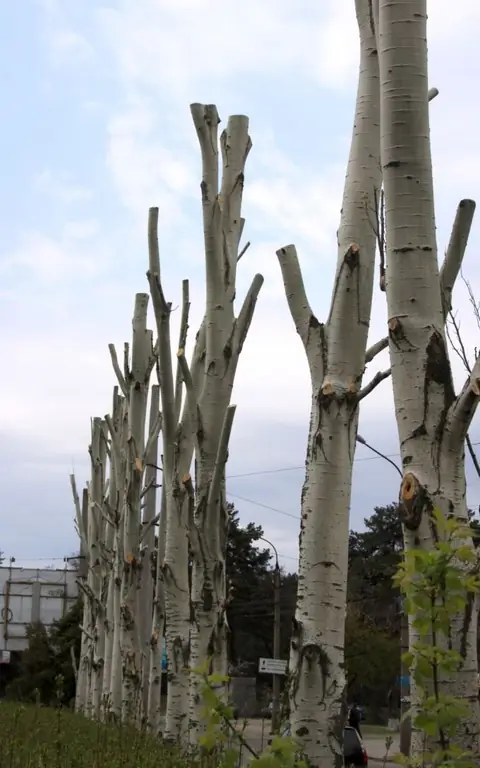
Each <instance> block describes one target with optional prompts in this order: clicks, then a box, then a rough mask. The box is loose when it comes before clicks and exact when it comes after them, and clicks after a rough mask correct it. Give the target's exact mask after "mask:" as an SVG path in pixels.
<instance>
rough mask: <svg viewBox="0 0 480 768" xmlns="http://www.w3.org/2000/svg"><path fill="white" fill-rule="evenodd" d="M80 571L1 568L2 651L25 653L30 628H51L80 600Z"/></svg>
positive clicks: (0, 641) (0, 615) (0, 635)
mask: <svg viewBox="0 0 480 768" xmlns="http://www.w3.org/2000/svg"><path fill="white" fill-rule="evenodd" d="M77 578H78V571H74V570H68V569H66V568H65V569H63V570H50V569H48V568H46V569H43V568H16V567H12V566H8V565H7V566H0V621H1V629H0V651H24V650H25V649H26V648H27V638H26V627H27V625H28V624H31V623H32V622H35V621H41V622H42V624H44V625H45V626H46V627H49V626H50V625H51V624H52V623H53V621H55V620H58V619H61V618H62V616H64V615H65V613H66V612H67V611H68V610H69V608H71V606H72V604H73V603H74V602H75V600H76V599H77V597H78V586H77V583H76V579H77Z"/></svg>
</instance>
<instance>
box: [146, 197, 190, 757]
mask: <svg viewBox="0 0 480 768" xmlns="http://www.w3.org/2000/svg"><path fill="white" fill-rule="evenodd" d="M148 244H149V270H148V272H147V277H148V281H149V285H150V293H151V296H152V303H153V308H154V311H155V320H156V324H157V335H158V361H159V382H160V396H161V402H162V416H163V420H162V440H163V472H162V489H163V493H164V499H165V503H164V509H163V512H164V513H165V553H164V557H163V560H162V561H160V563H159V566H158V567H161V569H162V576H161V578H160V582H161V585H162V586H161V589H162V587H163V594H164V599H165V612H166V635H165V640H166V647H167V659H168V670H167V680H168V694H167V712H166V719H165V729H164V736H165V738H166V739H167V740H170V741H173V742H177V743H181V744H186V743H187V742H188V722H187V712H188V680H189V676H188V666H189V660H190V624H189V622H190V585H189V578H188V563H189V539H188V517H187V513H188V508H187V506H186V504H185V503H184V502H185V493H184V490H183V487H182V482H181V478H182V476H183V475H184V474H185V473H187V472H188V471H189V469H190V464H191V461H192V453H193V445H192V436H191V429H190V428H189V425H188V420H187V422H186V423H185V420H182V422H181V423H179V410H180V407H181V395H179V394H178V390H179V389H180V386H181V381H180V380H179V375H177V383H178V382H179V381H180V383H179V384H178V386H177V387H175V386H174V379H173V368H172V351H171V340H170V312H171V304H170V303H168V302H167V301H166V299H165V296H164V293H163V287H162V282H161V273H160V255H159V247H158V208H151V209H150V211H149V219H148ZM189 306H190V303H189V297H188V282H187V281H184V283H183V310H182V322H181V330H180V335H181V337H182V334H183V337H184V338H186V333H187V327H188V310H189ZM180 392H181V390H180ZM161 546H163V542H162V541H161V540H160V538H159V549H158V553H157V555H158V556H161V552H160V547H161ZM158 584H159V580H157V585H158ZM161 596H162V593H161V592H160V598H161ZM157 609H158V611H157V614H156V618H157V619H159V621H160V619H161V615H159V611H160V610H161V603H158V604H157ZM155 632H156V630H155ZM159 640H160V642H161V638H159V637H158V636H156V643H158V641H159ZM153 652H154V659H153V660H152V663H153V664H154V666H156V668H157V669H158V648H156V647H155V648H153ZM160 654H161V650H160ZM160 663H161V660H160ZM157 674H158V673H157ZM151 706H152V708H155V704H154V702H153V699H152V700H151ZM154 722H155V723H157V722H158V713H156V714H154ZM154 727H156V726H154Z"/></svg>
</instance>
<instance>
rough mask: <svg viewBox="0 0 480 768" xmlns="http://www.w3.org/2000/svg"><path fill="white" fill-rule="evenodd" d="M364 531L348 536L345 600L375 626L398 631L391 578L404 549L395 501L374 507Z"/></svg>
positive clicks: (397, 603)
mask: <svg viewBox="0 0 480 768" xmlns="http://www.w3.org/2000/svg"><path fill="white" fill-rule="evenodd" d="M364 525H365V531H362V532H356V531H351V532H350V537H349V572H348V602H349V604H350V605H354V606H356V608H357V609H358V610H359V611H361V612H362V613H363V614H364V615H367V616H368V617H369V619H370V620H371V621H373V622H374V623H375V625H376V626H378V627H381V628H385V627H388V628H389V630H390V631H394V632H399V629H400V628H399V622H398V615H399V596H400V593H399V591H398V590H397V589H396V588H394V586H393V584H392V578H393V575H394V573H395V572H396V570H397V567H398V565H399V563H400V559H401V556H402V552H403V532H402V525H401V522H400V517H399V514H398V505H397V504H387V505H386V506H384V507H375V508H374V512H373V515H371V517H368V518H365V520H364Z"/></svg>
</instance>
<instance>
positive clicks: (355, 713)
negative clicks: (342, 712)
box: [348, 702, 362, 738]
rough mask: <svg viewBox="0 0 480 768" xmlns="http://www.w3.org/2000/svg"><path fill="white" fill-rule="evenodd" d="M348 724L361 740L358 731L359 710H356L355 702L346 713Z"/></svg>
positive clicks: (359, 731) (360, 733)
mask: <svg viewBox="0 0 480 768" xmlns="http://www.w3.org/2000/svg"><path fill="white" fill-rule="evenodd" d="M348 724H349V726H350V727H351V728H355V730H356V731H357V732H358V735H359V736H360V738H361V737H362V732H361V730H360V709H359V708H358V705H357V704H356V702H353V704H352V706H351V707H350V711H349V713H348Z"/></svg>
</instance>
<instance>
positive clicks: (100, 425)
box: [88, 418, 107, 719]
mask: <svg viewBox="0 0 480 768" xmlns="http://www.w3.org/2000/svg"><path fill="white" fill-rule="evenodd" d="M90 459H91V463H92V479H91V483H90V509H89V530H88V537H89V548H90V555H89V561H90V562H89V567H90V570H91V573H92V583H91V588H92V589H93V595H94V598H93V614H94V645H93V666H92V680H91V697H92V700H91V715H92V717H94V718H96V719H98V718H99V717H100V707H101V702H102V692H103V665H104V652H105V597H106V596H105V595H104V594H103V589H102V587H103V585H104V571H105V509H104V491H105V477H106V460H107V440H106V424H105V422H104V421H103V420H102V419H99V418H95V419H93V428H92V444H91V446H90Z"/></svg>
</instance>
